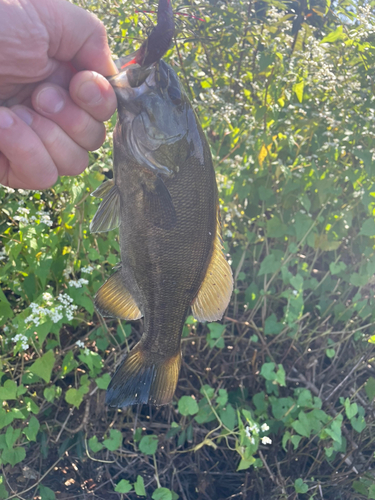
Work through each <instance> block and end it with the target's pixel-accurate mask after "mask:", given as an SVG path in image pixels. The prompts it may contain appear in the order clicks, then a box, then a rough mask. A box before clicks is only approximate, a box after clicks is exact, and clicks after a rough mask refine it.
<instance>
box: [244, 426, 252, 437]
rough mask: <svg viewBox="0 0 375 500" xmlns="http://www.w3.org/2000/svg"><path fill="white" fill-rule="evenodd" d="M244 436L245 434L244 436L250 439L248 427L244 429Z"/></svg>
mask: <svg viewBox="0 0 375 500" xmlns="http://www.w3.org/2000/svg"><path fill="white" fill-rule="evenodd" d="M245 434H246V436H247V437H248V438H250V437H251V434H250V427H249V426H248V425H247V426H246V427H245Z"/></svg>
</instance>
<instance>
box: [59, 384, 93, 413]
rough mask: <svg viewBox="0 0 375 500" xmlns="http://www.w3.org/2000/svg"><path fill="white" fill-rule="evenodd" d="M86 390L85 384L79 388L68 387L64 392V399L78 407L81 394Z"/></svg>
mask: <svg viewBox="0 0 375 500" xmlns="http://www.w3.org/2000/svg"><path fill="white" fill-rule="evenodd" d="M88 390H89V389H88V387H87V386H82V387H80V388H79V389H74V388H71V389H68V390H67V391H66V394H65V401H66V402H67V403H69V404H70V405H74V406H75V407H76V408H79V406H80V404H81V403H82V401H83V396H84V395H85V394H86V393H87V392H88Z"/></svg>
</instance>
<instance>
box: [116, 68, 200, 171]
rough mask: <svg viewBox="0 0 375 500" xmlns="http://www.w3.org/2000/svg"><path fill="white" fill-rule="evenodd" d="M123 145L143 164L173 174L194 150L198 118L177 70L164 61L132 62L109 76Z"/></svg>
mask: <svg viewBox="0 0 375 500" xmlns="http://www.w3.org/2000/svg"><path fill="white" fill-rule="evenodd" d="M109 81H110V83H111V84H112V86H113V88H114V90H115V93H116V96H117V102H118V127H119V128H121V139H122V143H123V146H124V147H125V148H127V151H128V152H129V153H131V154H132V155H133V157H134V159H135V160H136V161H137V163H138V164H139V165H140V166H144V167H145V168H148V169H150V168H151V169H152V170H154V171H155V172H156V173H162V174H164V175H167V176H170V175H172V174H173V173H174V172H178V169H179V165H180V164H181V162H183V161H185V160H186V159H187V158H188V157H189V156H190V154H191V149H192V144H191V143H192V140H191V134H192V132H193V129H194V126H195V128H196V120H195V115H194V111H193V110H192V108H191V105H190V102H189V100H188V97H187V96H186V94H185V91H184V90H183V88H182V86H181V84H180V82H179V80H178V77H177V75H176V73H175V72H174V71H173V69H172V68H171V67H170V66H169V65H168V64H166V63H165V62H164V61H159V62H158V63H156V64H153V65H152V66H151V67H149V68H142V67H141V66H139V65H137V64H131V65H130V66H129V67H127V68H125V70H124V71H123V72H121V73H119V74H118V75H116V76H114V77H111V78H110V79H109Z"/></svg>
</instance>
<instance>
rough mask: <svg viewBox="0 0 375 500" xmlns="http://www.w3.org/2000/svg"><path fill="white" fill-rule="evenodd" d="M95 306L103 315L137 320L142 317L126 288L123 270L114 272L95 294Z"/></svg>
mask: <svg viewBox="0 0 375 500" xmlns="http://www.w3.org/2000/svg"><path fill="white" fill-rule="evenodd" d="M95 307H96V308H97V310H98V311H99V312H100V314H101V315H102V316H105V317H107V316H109V317H114V318H120V319H127V320H136V319H139V318H141V317H142V313H141V311H140V310H139V308H138V306H137V304H136V303H135V300H134V299H133V297H132V296H131V294H130V292H129V291H128V290H127V289H126V288H125V286H124V284H123V282H122V278H121V272H119V271H117V272H116V273H115V274H113V275H112V276H111V277H110V278H109V279H108V280H107V281H106V282H105V283H104V285H103V286H101V287H100V288H99V290H98V292H97V294H96V296H95Z"/></svg>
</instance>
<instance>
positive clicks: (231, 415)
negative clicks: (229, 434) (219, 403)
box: [219, 404, 237, 431]
mask: <svg viewBox="0 0 375 500" xmlns="http://www.w3.org/2000/svg"><path fill="white" fill-rule="evenodd" d="M219 417H220V420H221V421H222V422H223V424H224V425H225V427H227V428H228V429H229V430H231V431H232V430H233V429H234V428H235V426H236V423H237V414H236V411H235V409H234V408H233V406H232V405H231V404H228V406H227V407H226V408H220V409H219Z"/></svg>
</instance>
